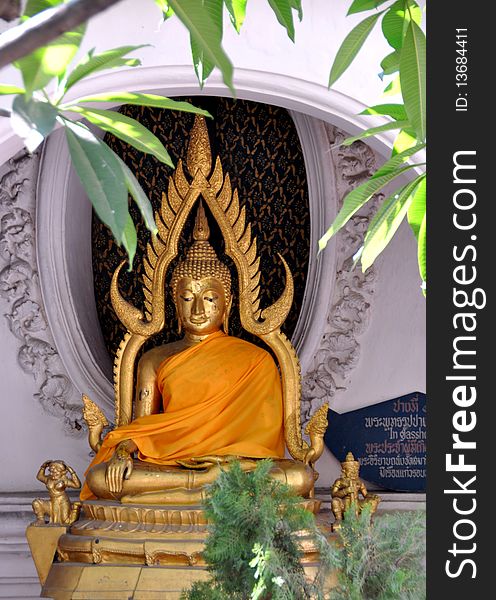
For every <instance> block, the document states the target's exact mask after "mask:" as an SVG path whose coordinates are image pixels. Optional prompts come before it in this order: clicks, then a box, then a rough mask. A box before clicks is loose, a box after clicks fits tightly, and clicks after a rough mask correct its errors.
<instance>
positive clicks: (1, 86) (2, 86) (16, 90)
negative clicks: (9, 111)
mask: <svg viewBox="0 0 496 600" xmlns="http://www.w3.org/2000/svg"><path fill="white" fill-rule="evenodd" d="M25 91H26V90H25V89H23V88H20V87H17V86H16V85H9V84H8V83H0V94H1V95H2V96H7V95H8V94H24V92H25Z"/></svg>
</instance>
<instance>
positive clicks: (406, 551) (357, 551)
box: [330, 509, 426, 600]
mask: <svg viewBox="0 0 496 600" xmlns="http://www.w3.org/2000/svg"><path fill="white" fill-rule="evenodd" d="M338 537H339V539H340V543H341V544H342V548H340V549H337V550H336V551H333V560H332V564H333V566H334V567H335V568H336V569H337V572H338V582H339V584H338V587H336V588H334V589H333V590H332V592H331V595H330V598H331V600H422V599H424V598H425V593H426V592H425V562H424V561H425V514H424V513H423V512H420V511H415V512H397V513H390V514H386V515H382V516H377V517H375V519H374V520H373V521H372V522H370V511H369V510H367V509H364V510H363V511H362V513H361V515H360V516H356V515H355V511H354V510H349V511H348V512H347V513H346V517H345V520H344V521H343V523H342V525H341V528H340V529H339V534H338Z"/></svg>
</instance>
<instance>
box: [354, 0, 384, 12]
mask: <svg viewBox="0 0 496 600" xmlns="http://www.w3.org/2000/svg"><path fill="white" fill-rule="evenodd" d="M387 1H388V0H353V2H352V3H351V6H350V8H349V10H348V15H353V14H355V13H359V12H364V11H366V10H372V9H373V8H377V7H378V6H380V5H381V4H384V2H387Z"/></svg>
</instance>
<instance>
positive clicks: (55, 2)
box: [21, 0, 69, 21]
mask: <svg viewBox="0 0 496 600" xmlns="http://www.w3.org/2000/svg"><path fill="white" fill-rule="evenodd" d="M68 1H69V0H28V1H27V2H26V8H25V9H24V12H23V13H22V17H21V21H26V20H27V19H28V18H31V17H34V15H37V14H38V13H40V12H42V11H44V10H47V9H49V8H54V7H55V6H60V5H61V4H67V2H68Z"/></svg>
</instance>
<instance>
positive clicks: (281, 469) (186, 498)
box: [86, 459, 315, 504]
mask: <svg viewBox="0 0 496 600" xmlns="http://www.w3.org/2000/svg"><path fill="white" fill-rule="evenodd" d="M240 462H241V466H242V468H243V470H246V471H251V470H253V469H254V468H255V466H256V461H255V460H253V459H242V460H241V461H240ZM106 466H107V465H106V463H101V464H98V465H95V466H94V467H93V468H92V469H91V470H90V471H89V473H88V476H87V479H86V482H87V484H88V486H89V488H90V489H91V491H92V492H93V494H95V496H96V497H97V498H99V499H106V500H117V501H120V502H123V503H133V504H199V503H200V502H201V501H202V500H203V498H204V495H205V487H206V486H207V485H209V484H211V483H213V482H214V481H215V480H216V479H217V477H218V476H219V474H220V473H221V471H222V469H225V468H228V466H227V465H213V466H211V467H209V468H205V469H201V470H196V469H195V470H192V469H184V468H181V467H174V466H161V465H154V464H150V463H145V462H141V461H135V463H134V469H133V472H132V474H131V476H130V478H129V479H127V480H124V482H123V487H122V491H121V492H119V493H115V494H114V493H112V492H110V491H109V490H108V486H107V483H106V481H105V469H106ZM271 476H272V477H273V478H274V479H276V480H277V481H280V482H281V483H286V484H287V485H289V486H290V487H291V488H292V489H293V490H294V492H295V493H296V494H298V495H299V496H303V497H308V495H309V494H310V492H311V490H312V489H313V485H314V481H315V477H314V471H313V470H312V469H311V468H310V467H308V466H306V465H304V464H303V463H301V462H295V461H292V460H285V459H280V460H274V466H273V468H272V470H271ZM145 490H146V491H145Z"/></svg>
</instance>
